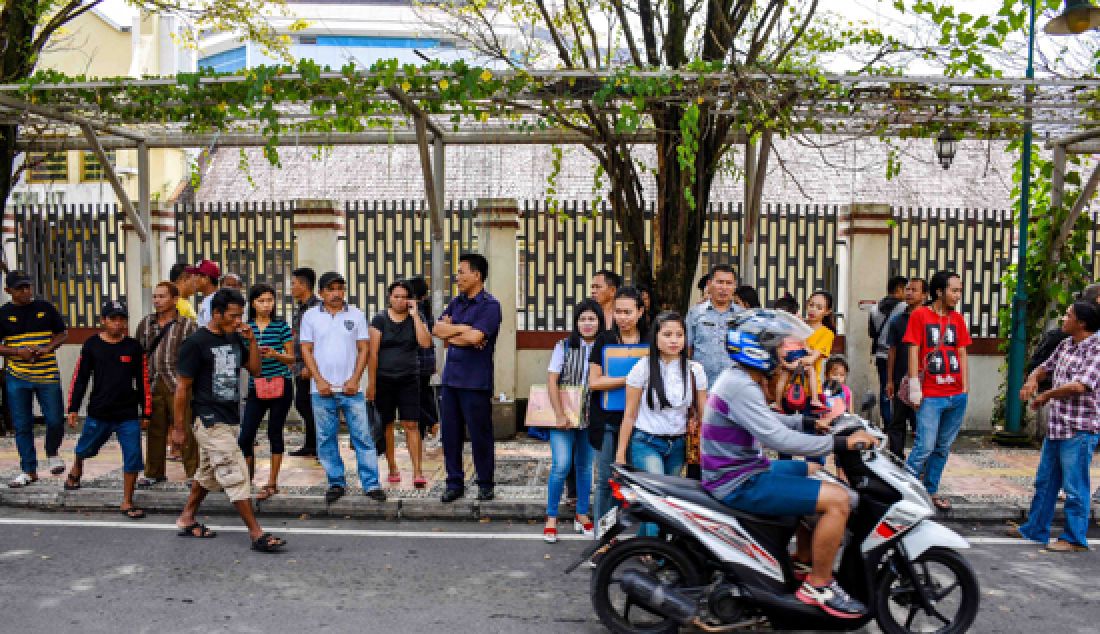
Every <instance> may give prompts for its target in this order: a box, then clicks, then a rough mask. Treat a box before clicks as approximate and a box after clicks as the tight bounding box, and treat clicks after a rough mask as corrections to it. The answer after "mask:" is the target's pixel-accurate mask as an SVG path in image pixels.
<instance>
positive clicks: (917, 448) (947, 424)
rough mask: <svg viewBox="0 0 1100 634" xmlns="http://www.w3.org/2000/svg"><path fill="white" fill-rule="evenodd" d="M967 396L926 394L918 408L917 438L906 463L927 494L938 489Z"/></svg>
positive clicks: (960, 421) (959, 425)
mask: <svg viewBox="0 0 1100 634" xmlns="http://www.w3.org/2000/svg"><path fill="white" fill-rule="evenodd" d="M967 398H968V395H966V394H956V395H954V396H938V397H929V398H926V399H924V401H923V402H922V403H921V404H920V408H918V409H917V438H916V440H915V441H913V450H912V451H910V452H909V460H907V461H906V464H907V465H908V466H909V469H910V470H912V471H913V473H915V474H916V475H917V477H918V478H920V479H921V482H923V483H924V488H926V489H928V493H929V495H935V493H936V491H938V490H939V489H940V477H941V476H943V468H944V467H945V466H946V465H947V454H948V453H950V451H951V445H952V443H954V442H955V436H958V435H959V429H960V428H961V427H962V424H963V416H965V415H966V402H967Z"/></svg>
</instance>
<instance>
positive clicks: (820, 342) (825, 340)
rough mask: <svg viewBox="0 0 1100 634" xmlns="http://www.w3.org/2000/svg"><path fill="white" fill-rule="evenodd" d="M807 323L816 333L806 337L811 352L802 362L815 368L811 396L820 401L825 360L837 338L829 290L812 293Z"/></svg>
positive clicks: (807, 308)
mask: <svg viewBox="0 0 1100 634" xmlns="http://www.w3.org/2000/svg"><path fill="white" fill-rule="evenodd" d="M806 324H808V325H809V326H810V328H813V329H814V334H812V335H810V336H809V337H808V338H807V339H806V348H807V349H808V350H809V352H810V354H808V355H806V356H805V357H803V358H802V364H803V365H805V366H807V367H811V366H812V367H813V369H814V371H813V376H814V378H813V381H811V385H810V396H811V398H812V399H813V400H814V401H815V402H819V401H821V398H820V395H821V389H822V385H823V384H824V378H825V360H826V359H828V358H829V355H831V354H832V353H833V339H835V338H836V315H835V314H834V313H833V296H832V294H830V293H829V292H828V291H814V293H813V294H812V295H810V298H809V299H808V300H806Z"/></svg>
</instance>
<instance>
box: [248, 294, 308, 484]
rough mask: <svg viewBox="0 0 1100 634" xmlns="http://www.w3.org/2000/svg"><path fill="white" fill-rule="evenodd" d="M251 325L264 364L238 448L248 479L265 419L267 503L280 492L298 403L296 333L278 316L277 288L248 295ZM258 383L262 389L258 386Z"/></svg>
mask: <svg viewBox="0 0 1100 634" xmlns="http://www.w3.org/2000/svg"><path fill="white" fill-rule="evenodd" d="M248 325H249V326H250V327H251V328H252V332H254V333H256V344H257V345H258V346H259V349H260V357H261V359H262V363H261V365H260V375H259V377H249V379H248V397H247V398H246V399H245V404H244V417H243V421H242V423H241V431H240V437H239V438H238V444H239V445H240V447H241V452H242V453H243V454H244V458H245V460H246V461H247V462H248V476H249V479H250V480H251V479H252V478H253V477H254V476H255V473H256V456H255V451H254V447H255V445H256V433H257V431H258V430H259V428H260V422H261V421H263V418H264V416H265V415H267V416H268V419H267V438H268V441H269V442H270V443H271V471H270V474H269V475H268V480H267V484H265V485H264V486H263V488H261V489H260V493H259V494H258V495H257V496H256V498H257V499H260V500H266V499H267V498H269V497H271V496H273V495H275V494H276V493H278V492H279V470H280V469H281V468H282V464H283V453H284V452H285V451H286V448H285V445H284V444H283V426H284V425H285V424H286V417H287V414H288V413H290V406H291V404H292V403H293V402H294V381H293V378H294V377H293V375H292V374H291V372H290V366H291V365H293V363H294V349H293V348H292V347H291V344H292V343H293V342H294V332H293V331H292V330H291V328H290V324H288V323H287V322H286V321H284V320H282V319H280V318H279V317H278V315H276V313H275V288H274V287H273V286H271V285H270V284H255V285H253V286H252V289H251V290H250V291H249V292H248ZM257 380H258V381H259V382H260V385H257Z"/></svg>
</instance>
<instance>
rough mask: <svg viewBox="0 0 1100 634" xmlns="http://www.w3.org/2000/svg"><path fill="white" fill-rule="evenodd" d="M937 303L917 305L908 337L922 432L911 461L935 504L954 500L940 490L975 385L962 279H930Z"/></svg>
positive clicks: (943, 506)
mask: <svg viewBox="0 0 1100 634" xmlns="http://www.w3.org/2000/svg"><path fill="white" fill-rule="evenodd" d="M928 290H929V293H930V294H931V297H932V304H931V305H930V306H924V307H921V308H918V309H917V310H915V311H913V314H912V316H911V317H910V318H909V327H908V328H907V329H906V331H905V338H904V339H903V342H904V343H906V344H909V379H910V381H911V382H913V381H917V382H918V385H919V386H920V389H917V390H912V395H911V398H912V400H913V406H914V407H916V408H917V438H916V440H915V441H914V443H913V450H912V452H910V454H909V460H908V461H907V464H908V465H909V468H910V469H912V470H913V472H914V473H916V474H917V475H918V477H920V478H921V480H922V481H923V482H924V486H925V488H927V489H928V493H929V494H930V495H931V496H932V501H933V502H935V504H936V507H937V508H939V509H940V510H942V511H947V510H950V509H951V502H950V501H949V500H948V499H947V498H946V497H944V496H942V495H937V494H936V492H937V491H938V490H939V487H940V476H942V475H943V468H944V466H945V465H947V455H948V453H949V452H950V451H951V445H952V443H954V442H955V436H957V435H958V433H959V429H960V428H961V427H962V423H963V417H964V416H965V414H966V402H967V397H968V392H969V391H970V385H969V376H968V371H967V356H966V348H967V346H969V345H970V343H971V341H970V331H969V328H968V327H967V325H966V321H965V320H964V319H963V317H962V315H960V314H959V312H958V311H957V310H955V307H956V306H958V304H959V300H960V299H961V298H962V279H961V278H959V276H958V275H956V274H955V273H952V272H950V271H940V272H939V273H936V274H935V275H933V276H932V280H931V282H929V284H928Z"/></svg>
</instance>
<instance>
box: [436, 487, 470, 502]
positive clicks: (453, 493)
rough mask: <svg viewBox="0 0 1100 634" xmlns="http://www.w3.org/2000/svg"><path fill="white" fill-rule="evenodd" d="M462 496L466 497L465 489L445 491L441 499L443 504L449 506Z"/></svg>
mask: <svg viewBox="0 0 1100 634" xmlns="http://www.w3.org/2000/svg"><path fill="white" fill-rule="evenodd" d="M464 495H466V490H465V489H447V490H446V491H444V492H443V497H442V498H441V499H442V501H443V503H444V504H450V503H451V502H454V501H455V500H457V499H458V498H460V497H462V496H464Z"/></svg>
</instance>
